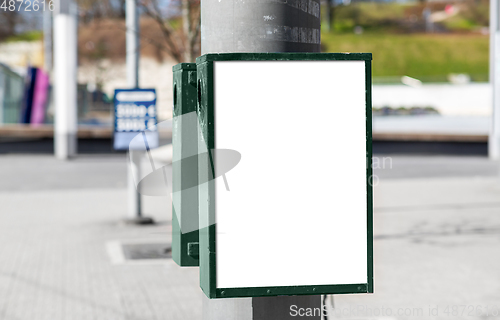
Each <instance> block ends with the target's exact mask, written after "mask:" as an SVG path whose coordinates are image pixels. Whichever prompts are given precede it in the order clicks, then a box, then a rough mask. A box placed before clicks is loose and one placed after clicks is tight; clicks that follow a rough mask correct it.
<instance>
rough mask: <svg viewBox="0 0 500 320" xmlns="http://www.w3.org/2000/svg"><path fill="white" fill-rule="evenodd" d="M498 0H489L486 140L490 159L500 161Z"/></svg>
mask: <svg viewBox="0 0 500 320" xmlns="http://www.w3.org/2000/svg"><path fill="white" fill-rule="evenodd" d="M499 9H500V6H499V0H490V85H491V89H492V102H493V108H492V122H491V131H490V136H489V140H488V149H489V150H488V153H489V156H490V159H492V160H500V27H499Z"/></svg>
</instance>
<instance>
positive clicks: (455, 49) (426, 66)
mask: <svg viewBox="0 0 500 320" xmlns="http://www.w3.org/2000/svg"><path fill="white" fill-rule="evenodd" d="M321 37H322V39H321V42H322V47H323V52H371V53H372V54H373V76H374V77H399V76H403V75H407V76H410V77H415V78H417V79H421V80H422V81H424V82H425V81H428V82H434V81H446V79H447V75H448V74H450V73H466V74H469V75H470V76H471V78H472V80H473V81H488V56H489V37H488V36H482V35H458V34H453V35H450V34H440V35H438V34H429V35H428V34H374V33H364V34H361V35H355V34H335V33H326V32H324V33H322V35H321Z"/></svg>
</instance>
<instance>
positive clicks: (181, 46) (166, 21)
mask: <svg viewBox="0 0 500 320" xmlns="http://www.w3.org/2000/svg"><path fill="white" fill-rule="evenodd" d="M139 1H140V4H141V7H142V8H143V9H144V12H145V13H146V15H148V16H149V17H151V18H153V19H154V20H155V21H156V22H157V23H158V26H159V27H160V29H161V31H162V34H163V37H164V39H165V46H166V48H165V49H166V52H168V54H169V55H170V56H171V57H172V58H173V59H174V60H175V61H176V62H194V60H195V59H196V57H197V56H198V55H199V54H200V2H199V0H179V1H180V3H178V2H172V4H173V5H174V6H175V7H174V8H171V7H170V8H165V7H164V8H163V9H162V8H161V7H160V4H159V2H158V0H139ZM179 7H180V8H179ZM179 9H180V13H181V18H182V28H175V27H174V26H173V24H172V23H171V20H172V19H173V18H175V16H176V15H175V13H176V12H179Z"/></svg>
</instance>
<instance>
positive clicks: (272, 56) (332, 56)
mask: <svg viewBox="0 0 500 320" xmlns="http://www.w3.org/2000/svg"><path fill="white" fill-rule="evenodd" d="M237 60H238V61H239V60H248V61H268V60H269V61H273V60H274V61H282V60H285V61H287V60H301V61H331V60H333V61H342V60H356V61H368V60H372V54H371V53H316V52H306V53H209V54H205V55H203V56H201V57H198V58H196V63H197V64H200V63H205V62H209V61H237Z"/></svg>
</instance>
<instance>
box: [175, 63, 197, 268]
mask: <svg viewBox="0 0 500 320" xmlns="http://www.w3.org/2000/svg"><path fill="white" fill-rule="evenodd" d="M172 71H173V88H174V92H173V100H174V101H173V102H174V109H173V126H172V127H173V129H172V149H173V150H172V152H173V155H174V157H173V159H174V161H173V163H172V180H173V181H172V187H173V189H174V192H173V194H172V197H173V199H172V200H173V201H172V203H173V205H172V258H173V260H174V261H175V262H176V263H177V264H178V265H179V266H181V267H194V266H198V265H199V256H198V225H197V223H198V219H199V216H198V193H197V189H196V188H194V189H192V190H190V191H189V192H180V190H182V189H183V188H184V187H185V186H195V185H197V182H198V165H197V161H196V157H193V156H192V155H195V154H196V153H197V152H198V133H197V130H196V128H193V125H191V124H186V123H185V122H184V123H183V121H182V116H184V115H187V114H189V113H193V114H194V112H196V64H195V63H179V64H177V65H175V66H174V67H173V68H172ZM175 191H177V192H175ZM181 225H184V226H186V225H189V227H188V228H186V227H184V228H183V230H181Z"/></svg>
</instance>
